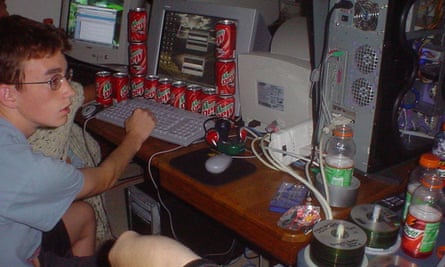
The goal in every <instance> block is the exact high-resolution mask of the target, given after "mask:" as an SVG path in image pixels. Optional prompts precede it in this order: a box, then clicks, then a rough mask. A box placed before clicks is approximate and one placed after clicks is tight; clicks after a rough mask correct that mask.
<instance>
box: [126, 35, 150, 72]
mask: <svg viewBox="0 0 445 267" xmlns="http://www.w3.org/2000/svg"><path fill="white" fill-rule="evenodd" d="M128 50H129V51H128V52H129V53H128V55H129V56H128V57H129V59H128V70H129V73H130V75H146V74H147V46H146V45H145V43H131V44H130V45H129V49H128Z"/></svg>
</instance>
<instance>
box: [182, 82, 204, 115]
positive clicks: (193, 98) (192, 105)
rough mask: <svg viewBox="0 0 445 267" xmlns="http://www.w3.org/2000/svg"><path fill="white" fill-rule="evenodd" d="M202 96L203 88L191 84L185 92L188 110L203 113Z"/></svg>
mask: <svg viewBox="0 0 445 267" xmlns="http://www.w3.org/2000/svg"><path fill="white" fill-rule="evenodd" d="M201 94H202V88H201V86H199V85H196V84H190V85H188V86H187V90H186V91H185V106H186V109H187V110H189V111H192V112H196V113H200V112H201Z"/></svg>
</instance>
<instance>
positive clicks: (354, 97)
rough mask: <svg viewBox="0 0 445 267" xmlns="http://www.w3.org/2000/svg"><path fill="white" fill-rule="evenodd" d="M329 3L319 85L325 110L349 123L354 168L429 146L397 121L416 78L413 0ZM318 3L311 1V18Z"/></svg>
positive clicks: (366, 168) (376, 165) (370, 169)
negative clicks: (344, 5) (351, 124)
mask: <svg viewBox="0 0 445 267" xmlns="http://www.w3.org/2000/svg"><path fill="white" fill-rule="evenodd" d="M319 2H320V1H319ZM321 2H323V1H321ZM330 2H331V3H330V4H329V7H330V8H331V9H330V10H331V12H332V15H331V18H330V21H329V25H328V27H327V29H328V37H327V39H326V40H325V42H326V44H325V48H326V49H325V50H324V56H323V59H322V60H321V61H322V62H323V63H322V64H323V69H322V87H321V88H322V91H323V93H322V94H323V98H324V101H325V103H327V108H328V110H329V113H330V114H335V113H336V114H341V115H343V116H345V117H347V118H349V119H351V120H352V121H353V122H354V141H355V143H356V145H357V152H356V157H355V159H354V160H355V167H356V170H358V171H361V172H363V173H374V172H377V171H380V170H383V169H385V168H387V167H390V166H392V165H394V164H397V163H400V162H402V161H404V160H407V159H410V158H412V157H415V156H417V155H418V154H420V153H421V152H423V151H426V150H429V149H431V138H422V137H420V138H419V136H415V135H406V134H404V132H403V131H401V124H400V116H401V112H403V111H402V109H403V105H404V102H406V100H407V95H409V94H410V92H411V90H412V88H413V86H415V83H416V81H417V80H418V79H417V77H416V74H417V70H418V58H417V56H416V55H415V54H414V52H413V49H412V45H413V39H415V36H409V32H408V29H409V27H410V23H412V22H414V20H415V15H413V9H415V7H416V6H415V2H417V1H413V0H409V1H407V0H404V1H402V0H355V1H349V2H351V3H352V8H337V9H335V10H334V9H332V7H334V1H330ZM346 2H348V1H346ZM319 5H323V4H321V3H319ZM317 8H318V7H317V1H316V2H314V17H313V19H314V20H316V19H317V17H316V16H318V14H317V15H315V13H316V12H319V11H317ZM414 11H415V10H414ZM410 16H411V17H410ZM320 24H321V23H320V22H318V23H317V22H316V21H314V25H320ZM323 29H324V28H323ZM314 31H320V29H318V30H317V29H316V28H314ZM315 33H316V32H315ZM410 38H411V39H410ZM435 100H436V102H435V103H434V105H436V106H439V105H442V106H443V100H442V97H441V96H437V97H436V99H435ZM421 112H422V114H423V115H424V116H425V117H428V116H429V117H435V118H436V119H437V118H439V117H440V115H441V111H440V110H439V112H438V110H437V109H436V110H435V113H434V112H433V113H431V112H429V113H428V112H427V111H426V110H423V111H421ZM434 127H436V126H435V125H434ZM434 127H433V128H434ZM432 130H434V129H432ZM432 132H433V131H432ZM425 136H427V135H425ZM396 182H397V181H396Z"/></svg>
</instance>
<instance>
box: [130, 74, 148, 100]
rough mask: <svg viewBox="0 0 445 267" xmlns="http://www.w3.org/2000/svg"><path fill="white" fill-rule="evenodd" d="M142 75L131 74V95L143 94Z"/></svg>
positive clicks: (143, 79) (143, 78) (143, 80)
mask: <svg viewBox="0 0 445 267" xmlns="http://www.w3.org/2000/svg"><path fill="white" fill-rule="evenodd" d="M144 83H145V77H144V75H132V76H131V78H130V90H131V91H130V92H131V97H140V96H144Z"/></svg>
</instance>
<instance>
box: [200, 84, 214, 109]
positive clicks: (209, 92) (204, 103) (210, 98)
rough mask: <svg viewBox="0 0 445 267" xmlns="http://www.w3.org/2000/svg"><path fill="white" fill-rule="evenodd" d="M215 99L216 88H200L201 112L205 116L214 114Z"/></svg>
mask: <svg viewBox="0 0 445 267" xmlns="http://www.w3.org/2000/svg"><path fill="white" fill-rule="evenodd" d="M217 100H218V95H217V94H216V88H211V87H208V88H204V89H202V97H201V114H203V115H205V116H213V115H215V109H216V101H217Z"/></svg>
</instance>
